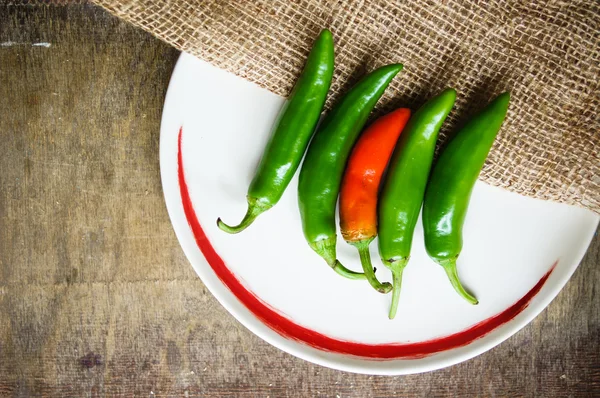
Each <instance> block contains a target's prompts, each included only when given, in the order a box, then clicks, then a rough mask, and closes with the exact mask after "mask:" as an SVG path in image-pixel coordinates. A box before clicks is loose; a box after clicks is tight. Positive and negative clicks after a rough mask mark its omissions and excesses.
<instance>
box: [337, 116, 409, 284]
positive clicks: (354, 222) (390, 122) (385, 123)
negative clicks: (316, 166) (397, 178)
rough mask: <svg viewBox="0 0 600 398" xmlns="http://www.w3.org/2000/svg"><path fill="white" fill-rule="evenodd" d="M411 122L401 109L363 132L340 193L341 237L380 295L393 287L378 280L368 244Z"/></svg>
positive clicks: (353, 152)
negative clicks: (387, 176)
mask: <svg viewBox="0 0 600 398" xmlns="http://www.w3.org/2000/svg"><path fill="white" fill-rule="evenodd" d="M409 118H410V110H409V109H406V108H400V109H397V110H395V111H393V112H391V113H388V114H387V115H385V116H382V117H381V118H379V119H377V120H376V121H375V122H374V123H373V124H371V125H370V126H369V127H368V128H367V129H366V130H365V131H364V132H363V134H362V135H361V137H360V138H359V140H358V142H357V143H356V145H355V146H354V149H353V150H352V154H351V155H350V159H349V160H348V164H347V166H346V171H345V174H344V179H343V181H342V189H341V192H340V227H341V229H342V236H343V237H344V240H345V241H346V242H348V243H349V244H351V245H353V246H355V247H356V248H357V249H358V252H359V254H360V261H361V264H362V267H363V270H364V273H365V276H366V277H367V280H368V281H369V283H370V284H371V286H373V288H375V289H376V290H377V291H379V292H381V293H388V292H389V291H390V290H391V288H392V285H391V284H389V283H388V282H385V283H381V282H379V281H378V280H377V278H376V277H375V272H374V271H373V266H372V265H371V256H370V255H369V244H370V243H371V242H372V241H373V239H375V237H376V236H377V194H378V191H379V184H380V182H381V178H382V176H383V173H384V171H385V168H386V166H387V164H388V162H389V159H390V157H391V156H392V152H393V151H394V146H395V145H396V141H398V137H399V136H400V133H401V132H402V129H404V126H405V125H406V122H408V119H409Z"/></svg>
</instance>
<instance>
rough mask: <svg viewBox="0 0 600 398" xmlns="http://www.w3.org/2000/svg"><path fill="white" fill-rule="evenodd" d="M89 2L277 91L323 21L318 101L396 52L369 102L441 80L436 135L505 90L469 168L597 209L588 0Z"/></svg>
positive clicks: (412, 95) (597, 6)
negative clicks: (442, 107)
mask: <svg viewBox="0 0 600 398" xmlns="http://www.w3.org/2000/svg"><path fill="white" fill-rule="evenodd" d="M94 2H95V3H97V4H99V5H101V6H103V7H105V8H106V9H107V10H109V11H110V12H112V13H114V14H115V15H117V16H119V17H121V18H124V19H125V20H127V21H130V22H131V23H133V24H135V25H137V26H139V27H141V28H143V29H145V30H147V31H149V32H151V33H152V34H154V35H155V36H157V37H159V38H160V39H162V40H164V41H166V42H168V43H170V44H172V45H173V46H175V47H177V48H179V49H181V50H184V51H187V52H189V53H192V54H194V55H196V56H198V57H199V58H202V59H204V60H206V61H208V62H210V63H211V64H214V65H216V66H218V67H220V68H223V69H225V70H227V71H230V72H232V73H234V74H236V75H239V76H241V77H243V78H245V79H248V80H250V81H252V82H254V83H256V84H258V85H259V86H261V87H264V88H266V89H268V90H270V91H272V92H274V93H276V94H280V95H283V96H285V95H287V94H288V92H289V90H290V89H291V87H292V86H293V83H294V81H295V79H296V77H297V76H298V74H299V72H300V70H301V68H302V66H303V62H304V60H305V57H306V55H307V54H308V51H309V49H310V46H311V44H312V42H313V40H314V38H315V37H316V36H317V34H318V32H319V31H320V30H321V29H322V28H329V29H331V31H332V32H333V34H334V38H335V45H336V71H335V76H334V82H333V85H332V91H331V94H330V98H329V100H328V106H330V105H331V104H332V103H333V102H334V101H335V100H336V98H338V97H339V95H340V94H341V93H343V92H344V91H345V90H346V89H347V88H348V87H349V86H350V85H351V84H352V83H354V82H355V81H356V80H357V79H358V78H359V77H360V76H361V75H363V74H364V73H365V72H367V71H370V70H372V69H373V68H375V67H377V66H380V65H383V64H385V63H391V62H401V63H403V64H404V66H405V69H404V71H403V72H401V73H400V74H399V75H398V77H396V79H395V80H394V82H393V83H392V85H391V86H390V88H389V89H388V91H387V92H386V94H385V96H384V97H383V98H382V100H381V101H380V104H379V106H378V112H383V111H386V110H389V109H391V108H393V107H398V106H408V107H410V108H412V109H413V110H414V109H416V108H417V107H418V106H419V105H420V104H422V103H423V102H424V101H425V100H426V99H427V98H429V97H431V96H432V95H435V94H436V93H438V92H440V91H441V90H443V89H444V88H445V87H454V88H456V89H457V91H458V99H457V104H456V106H455V109H454V111H453V112H452V113H451V116H450V117H449V119H448V121H447V122H446V123H445V126H444V128H443V130H442V133H441V137H442V139H441V140H440V142H441V143H443V142H444V140H445V138H446V137H447V136H448V135H450V134H452V133H453V132H455V131H456V130H457V128H459V127H460V125H462V124H463V123H464V122H465V120H466V119H468V117H469V116H470V115H472V114H473V113H474V112H476V111H477V110H478V109H481V107H482V106H483V105H484V104H485V103H486V102H488V101H489V100H490V99H491V98H492V97H493V96H494V95H496V94H499V93H500V92H502V91H505V90H510V91H511V93H512V103H511V106H510V110H509V115H508V118H507V120H506V122H505V125H504V127H503V129H502V131H501V132H500V135H499V136H498V139H497V141H496V143H495V144H494V147H493V149H492V152H491V153H490V156H489V158H488V161H487V162H486V165H485V167H484V169H483V171H482V173H481V177H480V178H481V179H482V180H483V181H485V182H487V183H490V184H492V185H496V186H500V187H503V188H506V189H508V190H511V191H514V192H517V193H521V194H524V195H528V196H532V197H537V198H543V199H550V200H555V201H560V202H565V203H570V204H577V205H580V206H584V207H587V208H589V209H592V210H593V211H596V212H600V172H599V171H600V154H599V151H600V117H599V116H598V113H597V112H598V109H599V104H600V91H599V89H598V88H599V80H600V2H597V1H595V0H592V1H556V0H554V1H546V2H542V1H539V2H535V1H533V2H531V1H504V0H491V1H481V2H476V1H442V2H423V1H407V2H398V1H392V0H381V1H354V0H352V1H317V0H300V1H283V0H274V1H242V0H238V1H200V0H188V1H186V0H170V1H167V0H94ZM232 112H235V110H233V109H232ZM243 133H244V134H252V132H251V131H248V132H243Z"/></svg>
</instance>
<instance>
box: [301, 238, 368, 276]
mask: <svg viewBox="0 0 600 398" xmlns="http://www.w3.org/2000/svg"><path fill="white" fill-rule="evenodd" d="M336 242H337V237H336V236H335V235H334V236H332V237H330V238H327V239H321V240H319V241H316V242H311V243H309V245H310V247H311V248H312V249H313V250H314V251H315V252H316V253H317V254H318V255H319V256H321V257H322V258H323V259H324V260H325V261H327V264H328V265H329V266H330V267H331V268H332V269H333V270H334V271H335V272H337V273H338V274H340V275H341V276H343V277H345V278H348V279H353V280H363V279H366V277H365V274H363V273H362V272H354V271H351V270H349V269H348V268H346V267H344V265H343V264H342V263H340V262H339V261H338V260H337V258H336V257H337V256H336V253H335V246H336Z"/></svg>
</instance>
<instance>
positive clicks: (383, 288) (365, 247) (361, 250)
mask: <svg viewBox="0 0 600 398" xmlns="http://www.w3.org/2000/svg"><path fill="white" fill-rule="evenodd" d="M372 240H373V239H368V240H360V241H358V242H351V243H350V244H351V245H352V246H354V247H356V248H357V249H358V254H359V256H360V264H361V265H362V268H363V271H364V273H365V277H366V278H367V281H369V284H371V286H372V287H373V289H375V290H377V291H378V292H379V293H383V294H386V293H389V292H390V291H391V290H392V284H391V283H389V282H384V283H381V282H379V280H378V279H377V277H376V276H375V271H374V270H373V264H371V254H370V253H369V243H371V241H372Z"/></svg>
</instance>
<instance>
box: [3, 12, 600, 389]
mask: <svg viewBox="0 0 600 398" xmlns="http://www.w3.org/2000/svg"><path fill="white" fill-rule="evenodd" d="M0 43H3V44H2V45H0V149H1V151H2V155H1V156H0V171H1V172H0V187H1V188H0V396H40V395H42V396H44V395H45V396H74V397H75V396H77V397H80V396H97V395H110V396H133V395H146V396H166V395H178V396H179V395H185V394H186V393H187V394H188V395H189V396H193V395H199V396H235V397H238V396H249V397H254V396H261V397H264V396H271V397H280V396H289V397H297V396H328V397H336V396H339V397H390V396H402V397H424V396H442V395H448V396H467V397H481V396H498V397H504V396H543V397H551V396H560V397H563V396H590V397H592V396H599V395H600V302H599V300H598V293H597V289H596V288H595V286H594V285H595V283H596V282H598V281H599V280H600V268H599V267H598V265H599V263H600V239H599V238H598V237H596V238H595V239H594V242H593V244H592V246H591V247H590V250H589V252H588V254H587V256H586V258H585V259H584V261H583V263H582V265H581V266H580V268H579V269H578V271H577V272H576V273H575V276H574V277H573V279H572V280H571V282H569V284H568V285H567V287H566V288H565V289H564V291H563V292H561V294H560V295H559V296H558V298H557V299H556V300H555V301H554V302H553V303H552V304H551V305H550V307H549V308H548V310H546V311H545V312H544V313H543V314H542V315H540V316H539V317H538V318H537V319H536V320H535V321H534V322H533V323H532V324H531V325H529V326H527V327H526V328H525V329H524V330H522V331H521V332H519V333H518V334H517V335H515V336H514V337H512V338H511V339H509V340H508V341H507V342H505V343H504V344H502V345H501V346H499V347H497V348H495V349H493V350H492V351H490V352H488V353H486V354H484V355H482V356H480V357H478V358H475V359H474V360H471V361H469V362H467V363H463V364H460V365H457V366H454V367H451V368H448V369H444V370H441V371H438V372H432V373H427V374H422V375H414V376H407V377H370V376H362V375H353V374H347V373H343V372H338V371H334V370H330V369H325V368H322V367H319V366H316V365H312V364H309V363H306V362H304V361H302V360H299V359H296V358H294V357H292V356H290V355H288V354H285V353H283V352H280V351H279V350H277V349H275V348H273V347H271V346H270V345H268V344H266V343H264V342H263V341H262V340H260V339H259V338H257V337H255V336H254V335H253V334H251V333H250V332H248V331H247V330H246V329H245V328H243V327H242V326H241V325H240V324H239V323H238V322H237V321H235V319H233V317H231V316H230V315H229V314H228V313H227V312H226V311H225V310H224V309H223V308H222V307H221V306H220V305H219V304H218V303H217V301H216V300H215V299H214V298H213V297H212V296H211V295H210V293H208V291H207V290H206V288H205V287H204V286H203V284H202V283H201V281H200V280H199V279H198V278H197V277H196V275H195V274H194V272H193V270H192V268H191V267H190V266H189V264H188V262H187V260H186V259H185V257H184V255H183V253H182V251H181V249H180V247H179V244H178V243H177V240H176V238H175V235H174V233H173V231H172V228H171V225H170V222H169V219H168V216H167V212H166V209H165V206H164V202H163V197H162V192H161V185H160V176H159V164H158V138H159V126H160V115H161V110H162V103H163V100H164V95H165V91H166V88H167V84H168V80H169V78H170V74H171V71H172V68H173V66H174V63H175V61H176V58H177V55H178V53H177V52H176V51H175V50H173V49H171V48H169V47H168V46H166V45H164V44H163V43H161V42H159V41H157V40H155V39H153V38H152V37H150V36H149V35H147V34H145V33H143V32H141V31H139V30H136V29H134V28H132V27H130V26H128V25H126V24H124V23H121V22H120V21H118V20H117V19H115V18H113V17H111V16H109V15H108V14H107V13H105V12H103V11H102V10H100V9H99V8H96V7H93V6H90V5H77V6H75V5H73V6H68V7H51V8H46V7H6V6H4V7H3V8H0ZM34 43H47V44H43V45H37V46H33V44H34Z"/></svg>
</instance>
